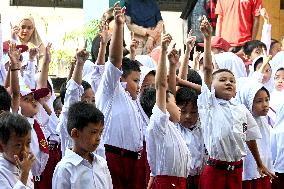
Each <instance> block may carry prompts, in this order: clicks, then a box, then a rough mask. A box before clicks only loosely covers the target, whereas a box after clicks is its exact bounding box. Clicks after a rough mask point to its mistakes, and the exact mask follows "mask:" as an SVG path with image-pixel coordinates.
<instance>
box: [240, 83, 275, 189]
mask: <svg viewBox="0 0 284 189" xmlns="http://www.w3.org/2000/svg"><path fill="white" fill-rule="evenodd" d="M238 86H240V87H238V88H239V89H238V92H237V97H236V98H237V100H238V102H239V103H240V104H244V105H245V106H246V108H247V109H248V110H250V112H251V114H252V115H253V117H254V119H255V121H256V123H257V125H258V127H259V129H260V133H261V136H262V138H261V139H256V143H257V147H258V149H259V155H260V158H261V160H262V162H263V164H264V165H265V167H267V168H268V169H269V170H272V157H271V156H272V155H271V146H270V130H271V126H270V125H269V124H268V122H267V119H266V115H267V113H268V110H269V98H270V95H269V92H268V90H267V89H266V88H265V87H263V85H262V84H260V83H257V82H256V81H254V80H249V79H248V78H243V79H242V80H239V81H238ZM251 188H254V189H262V188H263V189H270V188H271V182H270V178H269V177H268V176H261V175H260V174H259V173H258V171H257V164H256V162H255V160H254V159H253V155H252V153H251V151H250V150H248V149H247V155H246V157H245V158H244V171H243V189H251Z"/></svg>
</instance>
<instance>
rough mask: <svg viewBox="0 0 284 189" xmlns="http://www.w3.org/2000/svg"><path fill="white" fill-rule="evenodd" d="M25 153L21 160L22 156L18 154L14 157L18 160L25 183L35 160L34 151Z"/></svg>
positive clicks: (22, 179)
mask: <svg viewBox="0 0 284 189" xmlns="http://www.w3.org/2000/svg"><path fill="white" fill-rule="evenodd" d="M22 153H23V160H20V158H19V157H18V156H17V155H14V159H15V161H16V164H17V167H18V169H19V170H20V174H21V175H20V177H21V181H22V182H23V184H26V183H27V180H28V175H29V171H30V170H31V167H32V164H33V162H34V160H35V156H34V155H33V154H32V153H26V152H22Z"/></svg>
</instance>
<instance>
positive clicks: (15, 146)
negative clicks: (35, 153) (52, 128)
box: [0, 131, 31, 165]
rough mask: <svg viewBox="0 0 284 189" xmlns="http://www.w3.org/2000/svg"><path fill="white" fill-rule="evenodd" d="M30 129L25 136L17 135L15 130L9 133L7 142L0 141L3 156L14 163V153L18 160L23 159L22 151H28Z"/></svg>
mask: <svg viewBox="0 0 284 189" xmlns="http://www.w3.org/2000/svg"><path fill="white" fill-rule="evenodd" d="M30 143H31V131H29V132H28V134H27V135H26V136H23V137H18V136H17V135H16V133H15V132H13V133H11V136H10V139H9V140H8V142H7V144H4V143H3V142H2V141H0V150H1V152H2V153H3V157H4V158H5V159H6V160H8V161H10V162H11V163H13V164H14V165H16V161H15V158H14V155H17V156H18V157H19V159H20V161H21V160H22V159H23V154H24V153H27V154H28V153H29V152H30Z"/></svg>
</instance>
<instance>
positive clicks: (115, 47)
mask: <svg viewBox="0 0 284 189" xmlns="http://www.w3.org/2000/svg"><path fill="white" fill-rule="evenodd" d="M113 12H114V18H115V24H114V28H113V35H112V37H111V43H110V54H109V58H110V61H111V63H112V64H113V65H114V66H115V67H117V68H118V69H120V68H121V64H122V57H123V26H124V20H125V19H124V11H123V10H122V9H120V7H119V6H118V3H115V5H114V10H113Z"/></svg>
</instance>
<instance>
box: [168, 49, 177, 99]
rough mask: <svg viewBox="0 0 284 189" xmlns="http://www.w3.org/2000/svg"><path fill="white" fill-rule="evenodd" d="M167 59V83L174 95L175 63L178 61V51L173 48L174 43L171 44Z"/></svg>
mask: <svg viewBox="0 0 284 189" xmlns="http://www.w3.org/2000/svg"><path fill="white" fill-rule="evenodd" d="M168 60H169V63H170V64H169V77H168V83H169V87H168V88H169V90H170V91H171V92H172V93H173V95H174V96H176V77H177V75H176V65H177V64H178V63H179V53H178V51H177V50H176V49H175V44H174V45H173V48H172V50H171V51H170V52H169V54H168Z"/></svg>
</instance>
